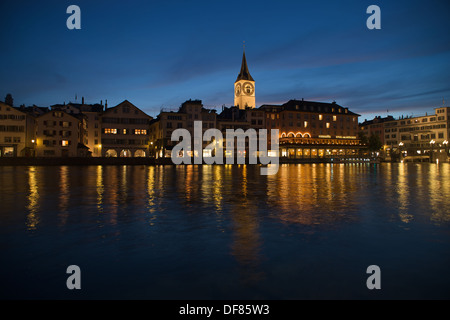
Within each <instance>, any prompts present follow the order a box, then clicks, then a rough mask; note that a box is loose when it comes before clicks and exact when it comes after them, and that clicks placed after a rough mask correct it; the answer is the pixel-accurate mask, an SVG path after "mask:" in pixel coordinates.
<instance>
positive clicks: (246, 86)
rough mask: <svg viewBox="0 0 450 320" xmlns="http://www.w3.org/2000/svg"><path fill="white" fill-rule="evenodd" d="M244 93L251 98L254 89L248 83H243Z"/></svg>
mask: <svg viewBox="0 0 450 320" xmlns="http://www.w3.org/2000/svg"><path fill="white" fill-rule="evenodd" d="M243 90H244V93H245V94H246V95H248V96H251V95H252V94H253V92H255V87H253V85H252V84H251V83H250V82H246V83H244V88H243Z"/></svg>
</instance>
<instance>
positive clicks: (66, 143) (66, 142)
mask: <svg viewBox="0 0 450 320" xmlns="http://www.w3.org/2000/svg"><path fill="white" fill-rule="evenodd" d="M61 145H62V146H63V147H67V146H68V145H69V141H67V140H62V141H61Z"/></svg>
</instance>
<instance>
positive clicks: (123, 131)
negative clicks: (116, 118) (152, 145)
mask: <svg viewBox="0 0 450 320" xmlns="http://www.w3.org/2000/svg"><path fill="white" fill-rule="evenodd" d="M103 132H104V133H105V134H118V133H120V134H130V132H133V134H144V135H146V134H147V130H146V129H134V130H130V129H121V130H118V129H113V128H105V129H104V131H103Z"/></svg>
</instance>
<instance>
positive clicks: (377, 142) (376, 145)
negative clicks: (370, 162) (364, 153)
mask: <svg viewBox="0 0 450 320" xmlns="http://www.w3.org/2000/svg"><path fill="white" fill-rule="evenodd" d="M368 143H369V150H370V151H379V150H380V149H381V147H382V146H383V143H382V142H381V139H380V137H379V136H378V135H376V134H373V133H372V134H371V135H370V137H369V142H368Z"/></svg>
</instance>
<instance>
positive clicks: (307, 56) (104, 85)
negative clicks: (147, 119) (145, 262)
mask: <svg viewBox="0 0 450 320" xmlns="http://www.w3.org/2000/svg"><path fill="white" fill-rule="evenodd" d="M71 4H75V5H78V6H79V7H80V9H81V28H82V29H81V30H69V29H68V28H67V27H66V20H67V18H68V17H69V16H70V14H67V13H66V9H67V7H68V6H69V5H71ZM372 4H375V5H378V6H379V7H380V8H381V30H369V29H368V28H367V27H366V20H367V18H368V17H369V16H370V15H369V14H367V13H366V9H367V7H368V6H369V5H372ZM449 9H450V4H449V3H448V1H445V0H442V1H433V0H427V1H425V0H420V1H414V0H409V1H404V0H401V1H397V0H396V1H392V0H390V1H379V0H370V1H364V0H354V1H336V0H329V1H320V0H319V1H300V0H296V1H282V0H280V1H262V0H258V1H252V0H247V1H221V0H220V1H217V0H210V1H195V0H192V1H186V0H184V1H170V0H166V1H153V0H150V1H149V0H147V1H134V0H129V1H99V0H95V1H92V0H91V1H81V0H74V1H61V0H59V1H5V0H2V1H1V2H0V15H1V18H0V41H1V42H0V43H1V51H0V52H1V59H0V70H1V77H0V100H4V97H5V96H6V94H7V93H11V94H12V95H13V98H14V105H15V106H19V105H21V104H25V105H33V104H36V105H38V106H50V105H52V104H57V103H63V102H66V103H68V102H70V101H72V102H75V96H77V97H78V100H77V102H80V101H81V97H82V96H83V97H84V98H85V102H86V103H99V102H100V101H101V100H103V102H105V100H106V99H107V100H108V106H115V105H116V104H118V103H120V102H122V101H123V100H125V99H127V100H129V101H130V102H132V103H133V104H135V105H136V106H137V107H139V108H141V109H142V110H144V111H145V112H147V113H148V114H150V115H151V116H156V115H157V114H158V113H159V111H160V109H161V108H167V109H176V108H178V107H179V105H180V104H181V103H182V102H184V101H185V100H188V99H201V100H203V103H204V105H205V106H206V107H210V108H211V107H217V109H218V110H220V109H221V107H222V105H226V106H231V105H232V104H233V92H234V90H233V84H234V81H235V80H236V77H237V75H238V73H239V70H240V64H241V59H242V50H243V41H245V52H246V56H247V62H248V65H249V69H250V72H251V75H252V76H253V78H254V79H255V81H256V104H257V106H260V105H262V104H272V103H273V104H281V103H284V102H286V101H288V100H290V99H302V98H304V99H305V100H312V101H321V102H332V101H336V102H337V103H338V104H340V105H342V106H345V107H348V108H349V109H350V110H351V111H354V112H356V113H359V114H361V118H360V121H363V120H364V119H365V118H367V119H371V118H372V117H373V116H375V115H380V116H386V115H387V114H391V115H394V116H399V115H402V114H403V115H421V114H425V112H428V113H429V112H433V108H435V107H438V106H442V103H443V99H445V100H448V101H450V32H449V30H450V19H449V17H448V15H449V12H450V10H449ZM445 104H446V105H447V106H448V105H449V103H448V102H446V103H445ZM387 110H389V112H387Z"/></svg>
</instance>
